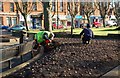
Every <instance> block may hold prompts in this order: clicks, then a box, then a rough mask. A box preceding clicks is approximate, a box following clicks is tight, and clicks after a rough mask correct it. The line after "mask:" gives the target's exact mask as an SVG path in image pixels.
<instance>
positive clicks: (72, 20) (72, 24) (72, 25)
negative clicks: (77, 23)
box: [71, 16, 74, 36]
mask: <svg viewBox="0 0 120 78" xmlns="http://www.w3.org/2000/svg"><path fill="white" fill-rule="evenodd" d="M73 29H74V17H73V16H71V36H73Z"/></svg>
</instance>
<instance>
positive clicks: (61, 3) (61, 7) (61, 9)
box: [60, 0, 63, 12]
mask: <svg viewBox="0 0 120 78" xmlns="http://www.w3.org/2000/svg"><path fill="white" fill-rule="evenodd" d="M60 11H62V12H63V0H61V1H60Z"/></svg>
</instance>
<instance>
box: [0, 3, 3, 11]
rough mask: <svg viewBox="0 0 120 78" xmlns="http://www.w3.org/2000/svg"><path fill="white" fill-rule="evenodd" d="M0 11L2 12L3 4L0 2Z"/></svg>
mask: <svg viewBox="0 0 120 78" xmlns="http://www.w3.org/2000/svg"><path fill="white" fill-rule="evenodd" d="M0 11H3V2H0Z"/></svg>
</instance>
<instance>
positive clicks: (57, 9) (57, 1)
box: [57, 0, 59, 29]
mask: <svg viewBox="0 0 120 78" xmlns="http://www.w3.org/2000/svg"><path fill="white" fill-rule="evenodd" d="M58 20H59V16H58V0H57V29H58Z"/></svg>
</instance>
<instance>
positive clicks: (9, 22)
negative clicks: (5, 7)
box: [6, 17, 12, 26]
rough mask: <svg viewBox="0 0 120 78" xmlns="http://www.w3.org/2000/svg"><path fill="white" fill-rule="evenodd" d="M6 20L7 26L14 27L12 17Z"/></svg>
mask: <svg viewBox="0 0 120 78" xmlns="http://www.w3.org/2000/svg"><path fill="white" fill-rule="evenodd" d="M6 20H7V25H8V26H11V25H12V21H11V18H10V17H7V18H6Z"/></svg>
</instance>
